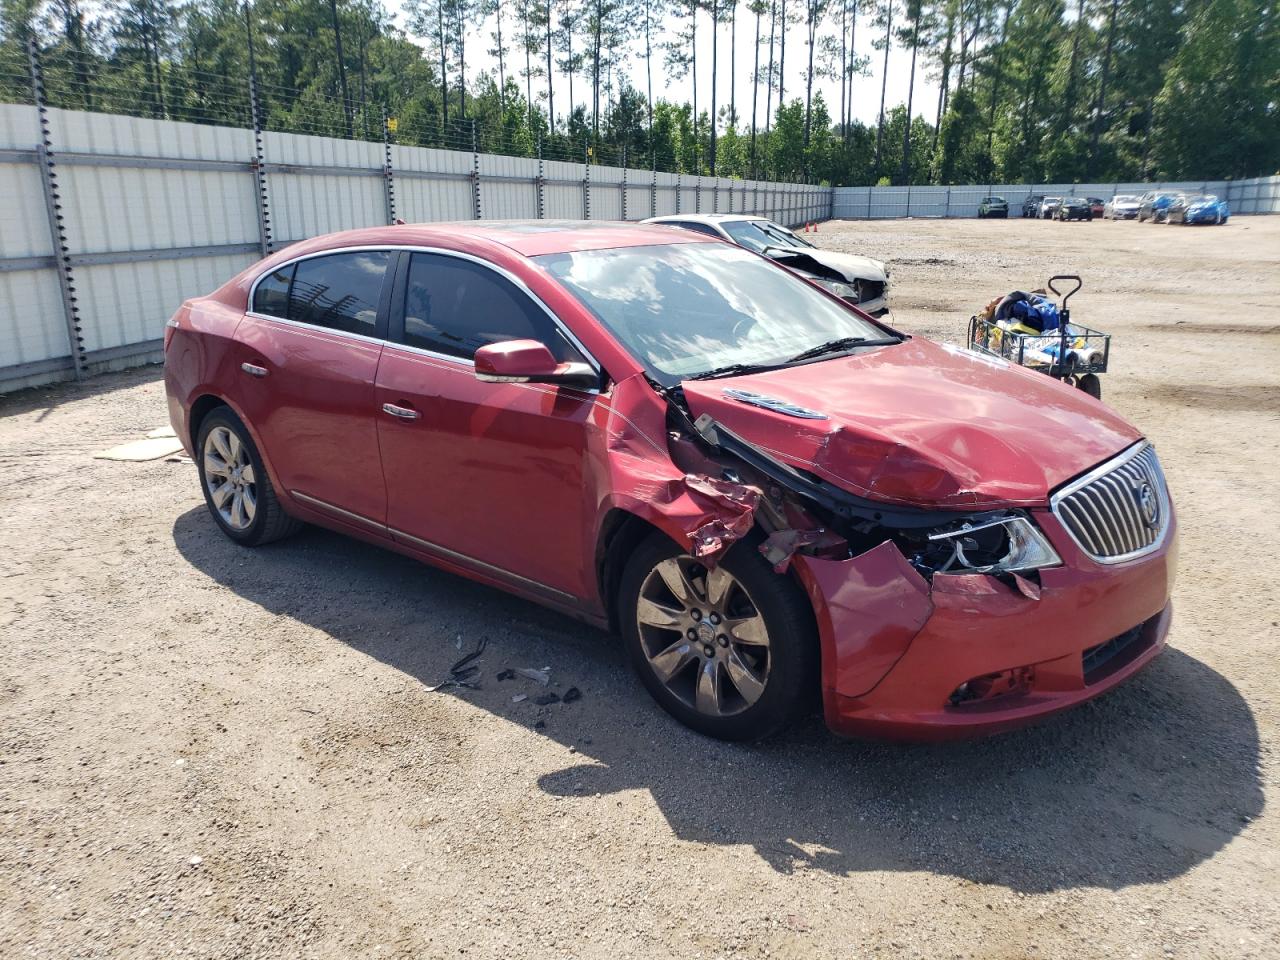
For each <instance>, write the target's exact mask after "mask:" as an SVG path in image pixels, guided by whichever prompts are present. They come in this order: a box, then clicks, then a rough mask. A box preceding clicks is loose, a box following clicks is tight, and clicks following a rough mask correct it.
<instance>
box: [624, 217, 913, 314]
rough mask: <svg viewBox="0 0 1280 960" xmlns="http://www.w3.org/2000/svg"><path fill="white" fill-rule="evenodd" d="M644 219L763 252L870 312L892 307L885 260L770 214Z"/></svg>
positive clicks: (878, 311) (883, 310) (646, 221)
mask: <svg viewBox="0 0 1280 960" xmlns="http://www.w3.org/2000/svg"><path fill="white" fill-rule="evenodd" d="M642 222H643V223H656V224H662V225H665V226H670V227H679V228H680V229H682V230H690V231H693V232H694V233H702V234H706V235H707V236H711V237H718V238H719V239H721V240H727V241H728V242H729V243H733V244H736V245H737V246H739V247H745V248H746V249H748V250H753V251H755V252H756V253H759V254H763V255H764V256H766V257H768V258H769V259H770V260H776V261H778V263H781V264H782V265H783V266H786V267H790V268H791V269H792V270H794V271H795V272H796V273H798V274H800V275H801V276H802V277H805V278H806V279H808V280H811V281H813V282H814V283H816V284H818V286H820V287H822V288H824V289H825V290H828V291H829V292H831V293H834V294H835V295H836V296H837V297H840V298H841V299H842V300H847V301H848V302H849V303H852V304H853V305H854V306H856V307H858V309H860V310H863V311H865V312H866V313H871V314H877V313H884V312H885V311H886V310H888V309H889V268H888V267H887V266H886V265H885V263H884V261H882V260H873V259H872V258H871V257H860V256H857V255H855V254H852V253H835V252H834V251H831V250H823V249H821V248H820V247H816V246H814V245H813V244H812V243H810V242H809V241H808V240H805V239H804V238H803V237H800V236H798V235H797V234H795V233H792V232H791V231H790V230H788V229H787V228H786V227H783V226H780V225H779V224H776V223H774V222H773V221H772V220H769V219H768V218H766V217H752V216H748V215H746V214H741V213H737V214H733V213H700V214H694V213H687V214H683V213H682V214H675V215H673V216H667V217H651V218H650V219H648V220H644V221H642Z"/></svg>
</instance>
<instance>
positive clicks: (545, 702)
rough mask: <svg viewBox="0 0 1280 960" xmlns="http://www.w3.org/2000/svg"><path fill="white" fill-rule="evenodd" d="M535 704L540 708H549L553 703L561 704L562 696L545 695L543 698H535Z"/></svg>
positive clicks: (556, 694) (554, 694)
mask: <svg viewBox="0 0 1280 960" xmlns="http://www.w3.org/2000/svg"><path fill="white" fill-rule="evenodd" d="M533 702H534V703H536V704H537V705H538V706H540V707H549V706H550V705H551V704H553V703H559V702H560V694H558V693H544V694H543V695H542V696H540V697H534V698H533Z"/></svg>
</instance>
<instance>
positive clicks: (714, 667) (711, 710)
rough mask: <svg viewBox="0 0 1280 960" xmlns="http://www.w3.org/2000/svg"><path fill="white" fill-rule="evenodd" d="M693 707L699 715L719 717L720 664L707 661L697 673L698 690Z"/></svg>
mask: <svg viewBox="0 0 1280 960" xmlns="http://www.w3.org/2000/svg"><path fill="white" fill-rule="evenodd" d="M694 705H695V706H696V707H697V708H698V712H699V713H707V714H710V715H711V716H713V717H718V716H720V662H719V661H718V660H714V659H711V660H707V661H706V662H705V663H704V664H703V665H702V669H701V670H700V671H698V689H697V693H696V694H695V698H694Z"/></svg>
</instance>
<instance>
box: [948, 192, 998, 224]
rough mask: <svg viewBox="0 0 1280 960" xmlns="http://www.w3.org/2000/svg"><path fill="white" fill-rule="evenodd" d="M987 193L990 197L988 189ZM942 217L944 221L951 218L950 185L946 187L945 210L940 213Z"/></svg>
mask: <svg viewBox="0 0 1280 960" xmlns="http://www.w3.org/2000/svg"><path fill="white" fill-rule="evenodd" d="M987 193H988V195H990V193H991V191H990V189H989V188H988V190H987ZM942 216H943V218H944V219H945V218H947V217H949V216H951V185H950V184H948V185H947V209H945V210H944V211H942Z"/></svg>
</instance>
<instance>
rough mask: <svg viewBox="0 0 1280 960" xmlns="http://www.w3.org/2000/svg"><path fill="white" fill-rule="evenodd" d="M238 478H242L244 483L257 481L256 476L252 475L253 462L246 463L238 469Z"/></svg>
mask: <svg viewBox="0 0 1280 960" xmlns="http://www.w3.org/2000/svg"><path fill="white" fill-rule="evenodd" d="M240 479H241V480H243V481H244V482H245V483H257V482H258V478H257V476H255V475H254V472H253V464H252V463H246V464H245V465H244V468H243V469H242V470H241V471H240Z"/></svg>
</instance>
